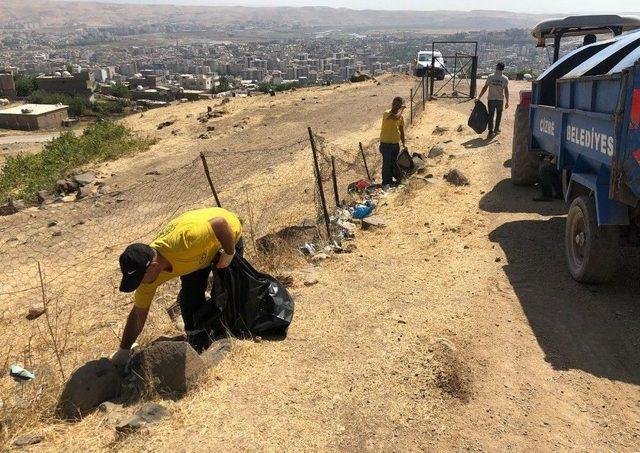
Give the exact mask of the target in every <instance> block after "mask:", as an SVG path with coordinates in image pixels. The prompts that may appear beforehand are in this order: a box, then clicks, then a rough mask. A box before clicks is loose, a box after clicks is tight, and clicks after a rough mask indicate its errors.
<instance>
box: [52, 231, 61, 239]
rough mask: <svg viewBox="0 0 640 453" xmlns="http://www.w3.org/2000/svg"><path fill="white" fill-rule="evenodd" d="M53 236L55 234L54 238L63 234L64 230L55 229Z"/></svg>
mask: <svg viewBox="0 0 640 453" xmlns="http://www.w3.org/2000/svg"><path fill="white" fill-rule="evenodd" d="M51 236H53V237H54V238H56V237H59V236H62V231H54V232H53V233H51Z"/></svg>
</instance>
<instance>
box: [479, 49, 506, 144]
mask: <svg viewBox="0 0 640 453" xmlns="http://www.w3.org/2000/svg"><path fill="white" fill-rule="evenodd" d="M503 71H504V63H502V62H501V63H498V64H496V71H495V72H494V73H493V74H491V75H490V76H489V77H487V80H486V82H485V84H484V86H483V87H482V90H481V91H480V95H478V97H477V98H476V99H475V101H476V102H480V98H481V97H482V96H483V95H484V93H485V92H486V91H487V90H489V94H487V99H488V102H487V107H488V109H489V112H488V113H489V118H488V122H489V134H488V135H487V139H488V140H491V139H492V138H493V137H495V136H496V135H498V134H499V133H500V121H501V120H502V109H503V107H504V108H505V109H508V108H509V79H508V78H507V76H506V75H504V74H503V73H502V72H503ZM494 117H495V123H494Z"/></svg>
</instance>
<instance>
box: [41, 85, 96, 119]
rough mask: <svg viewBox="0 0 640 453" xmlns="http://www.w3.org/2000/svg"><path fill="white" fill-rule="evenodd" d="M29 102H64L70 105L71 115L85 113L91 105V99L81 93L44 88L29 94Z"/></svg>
mask: <svg viewBox="0 0 640 453" xmlns="http://www.w3.org/2000/svg"><path fill="white" fill-rule="evenodd" d="M29 102H31V103H33V104H64V105H68V106H69V115H71V116H81V115H84V114H85V112H86V111H87V108H88V107H89V101H88V100H87V99H86V98H85V97H83V96H80V95H79V94H76V95H73V96H71V95H68V94H62V93H47V92H46V91H43V90H36V91H34V92H32V93H31V95H30V96H29Z"/></svg>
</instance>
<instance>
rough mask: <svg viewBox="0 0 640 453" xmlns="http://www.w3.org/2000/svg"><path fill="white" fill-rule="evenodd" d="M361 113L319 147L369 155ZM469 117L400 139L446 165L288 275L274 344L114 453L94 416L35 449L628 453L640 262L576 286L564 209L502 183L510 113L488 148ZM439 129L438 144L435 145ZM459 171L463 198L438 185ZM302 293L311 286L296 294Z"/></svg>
mask: <svg viewBox="0 0 640 453" xmlns="http://www.w3.org/2000/svg"><path fill="white" fill-rule="evenodd" d="M371 89H372V90H375V89H376V88H374V87H371ZM371 94H372V93H369V92H367V95H368V96H370V95H371ZM373 94H375V93H373ZM349 99H351V101H349ZM353 99H354V97H353V93H352V94H351V95H349V96H345V99H344V105H341V104H340V103H341V102H342V99H340V98H339V97H338V99H337V100H336V102H338V105H337V106H336V107H335V108H331V109H328V111H327V121H329V118H335V119H337V120H338V122H339V123H341V124H340V125H338V124H337V123H333V128H332V129H331V131H328V132H330V134H331V143H332V145H333V146H336V147H338V146H339V147H346V146H347V144H349V143H352V142H353V141H354V140H356V141H357V137H358V136H362V135H363V134H364V135H366V136H367V137H370V138H371V139H372V140H373V139H374V138H375V137H374V135H375V134H374V133H371V132H368V131H370V130H374V131H375V128H376V126H377V122H378V119H377V113H378V112H371V117H370V118H368V117H367V118H366V119H363V121H362V123H360V124H361V126H360V127H359V128H357V129H359V130H355V131H354V128H353V124H354V123H353V121H349V118H348V115H345V114H344V113H343V112H342V110H343V109H345V108H347V107H348V105H349V104H350V103H351V104H352V103H353V102H354V101H353ZM247 102H248V101H247ZM469 109H470V104H469V103H465V104H457V103H455V102H453V101H436V102H433V103H430V104H429V105H428V107H427V111H426V112H425V114H424V115H423V116H422V118H421V120H420V121H419V122H418V124H416V125H415V127H413V128H412V129H411V130H410V133H409V135H410V142H409V143H410V146H411V148H412V149H414V150H422V151H427V150H428V149H429V148H430V147H431V146H432V145H434V144H436V143H438V142H442V143H444V146H445V155H443V156H441V157H439V158H437V159H435V160H431V161H430V162H429V165H430V166H429V168H428V172H430V173H433V175H434V178H433V179H432V181H431V182H427V181H425V180H421V179H415V180H413V181H412V182H411V183H410V184H409V190H408V191H405V192H402V191H401V192H398V193H396V194H392V195H390V196H388V197H387V198H386V199H385V200H384V201H385V202H384V203H383V204H382V206H381V207H380V208H379V214H380V215H381V216H382V217H383V218H384V219H385V220H386V222H387V226H386V227H385V228H382V229H378V230H374V231H368V232H359V233H358V236H357V240H356V241H355V244H356V245H357V250H356V251H355V252H353V253H350V254H344V255H336V256H334V257H332V258H331V259H329V260H327V261H325V262H324V263H322V264H321V265H317V266H314V265H311V264H303V265H301V266H297V267H294V268H292V269H290V274H291V275H292V276H293V278H294V285H293V288H292V292H293V294H294V296H295V299H296V303H297V305H296V315H295V319H294V323H293V325H292V327H291V329H290V331H289V336H288V338H287V339H286V340H285V341H282V342H251V341H237V342H235V347H234V349H233V351H232V353H231V354H230V356H229V357H228V359H226V360H225V361H224V362H223V363H222V364H221V365H220V366H219V367H218V368H216V369H215V370H213V371H212V372H211V374H210V375H209V376H208V377H207V379H206V382H203V384H202V385H201V387H200V388H199V390H198V391H196V392H195V393H193V394H191V395H188V396H187V397H186V398H185V399H183V400H181V401H177V402H165V403H163V404H166V405H167V406H168V407H169V409H170V410H171V411H172V415H171V418H170V419H169V420H167V421H165V422H163V423H161V424H159V425H156V426H153V427H150V428H149V429H148V431H145V433H144V434H141V435H136V436H131V437H129V438H127V439H125V440H123V441H119V442H115V443H114V441H113V439H114V435H113V430H112V427H110V426H109V425H108V423H106V422H105V421H104V419H103V416H102V415H100V414H94V415H91V416H89V417H88V418H87V419H85V420H84V421H83V422H82V423H79V424H76V425H70V426H60V425H58V426H57V427H56V426H54V427H52V428H50V429H49V430H48V431H47V433H48V434H47V442H46V443H44V444H42V447H43V448H44V449H51V450H61V449H64V448H72V449H86V450H101V449H107V448H117V449H119V450H122V451H139V450H141V449H143V448H144V449H145V450H149V451H176V450H177V451H209V450H211V449H212V448H222V449H224V450H229V451H239V450H252V451H263V450H267V451H283V450H286V451H318V450H321V451H326V450H341V451H364V450H375V451H419V450H432V451H449V450H454V451H458V450H472V451H505V450H509V451H532V450H536V451H557V450H578V451H587V450H588V451H637V450H638V448H639V446H640V392H639V390H640V387H639V386H640V305H639V304H638V302H637V294H638V290H639V289H640V288H639V283H638V282H640V279H638V275H637V274H638V270H637V266H636V265H635V264H636V263H637V257H635V256H633V254H631V253H630V254H629V255H630V256H629V257H627V260H626V261H625V262H626V265H625V266H624V267H623V269H622V270H621V272H620V274H619V277H618V280H617V281H616V282H615V283H613V284H612V285H610V286H602V287H589V286H583V285H580V284H577V283H575V282H574V281H573V280H571V278H570V277H569V274H568V272H567V271H566V268H565V265H564V260H563V249H562V240H563V228H564V215H565V213H566V207H565V206H564V205H563V204H562V203H561V202H553V203H548V204H539V203H534V202H533V201H531V198H532V197H533V196H534V195H535V192H534V191H533V190H532V189H526V188H515V187H513V186H511V184H510V183H509V181H508V175H509V168H508V165H509V157H510V143H511V136H510V135H511V133H510V131H511V128H512V120H513V118H512V114H513V110H510V111H508V112H507V114H506V118H505V124H504V125H503V128H502V130H503V131H504V133H503V134H502V135H500V136H498V138H496V139H494V140H492V141H491V142H487V141H485V140H483V139H480V138H478V136H477V135H474V134H473V133H472V132H471V131H470V130H469V129H468V128H466V127H464V128H463V130H462V132H458V131H457V126H458V125H459V124H465V123H466V112H467V111H468V110H469ZM158 112H160V111H158ZM332 112H335V113H332ZM158 115H160V113H158ZM287 115H290V116H287ZM295 117H296V112H295V110H294V109H293V107H292V111H291V112H290V113H282V116H280V118H282V121H281V122H282V123H283V124H284V125H285V126H286V125H289V124H290V121H293V119H294V118H295ZM286 118H290V119H286ZM155 121H156V118H154V119H153V122H152V123H151V126H148V127H149V128H150V129H151V128H153V127H154V124H155ZM253 121H255V122H256V123H255V124H253V126H251V127H247V131H246V136H243V135H240V136H238V139H236V140H235V141H234V142H233V143H235V144H236V145H235V146H237V147H246V148H243V149H247V150H256V149H257V147H258V142H256V141H255V140H257V138H256V137H258V136H260V135H261V134H262V135H265V134H269V136H271V135H272V133H271V132H270V131H269V132H266V131H264V132H261V131H262V129H261V128H260V126H259V125H260V124H261V123H260V120H253ZM366 121H370V122H369V123H368V124H367V122H366ZM436 125H439V126H443V127H447V128H449V130H448V131H446V132H445V133H444V134H442V135H436V134H434V133H433V131H434V128H435V126H436ZM285 126H283V127H285ZM139 127H142V126H139ZM274 127H277V126H274ZM236 129H237V128H236ZM367 134H368V135H367ZM240 137H246V140H240ZM285 137H289V136H285ZM221 140H222V139H221ZM229 140H231V138H229ZM294 140H297V136H295V137H294V136H290V138H287V139H286V142H287V143H289V141H291V142H293V141H294ZM278 141H279V142H284V140H278V137H277V136H275V134H274V142H278ZM221 143H222V142H221ZM211 146H213V144H212V145H211ZM218 146H221V145H218ZM299 146H300V147H301V148H303V147H304V146H305V144H303V143H300V144H299ZM152 152H155V151H152ZM157 152H160V151H159V150H158V151H157ZM175 152H176V153H177V154H180V153H181V152H182V151H181V150H180V149H176V150H175ZM256 152H257V151H256ZM231 159H233V157H231ZM267 160H268V159H267V158H266V157H265V161H262V160H258V162H266V161H267ZM162 162H164V163H162ZM162 162H159V161H158V160H155V161H154V156H153V155H150V156H143V157H142V158H140V159H139V160H138V161H137V162H135V163H132V162H131V161H129V162H128V163H127V165H137V166H139V167H136V168H135V169H133V170H131V171H132V172H134V171H136V172H139V171H141V170H140V168H152V167H153V166H154V165H168V164H167V163H166V162H165V161H162ZM232 162H233V161H232ZM308 164H309V161H308V156H307V157H304V158H303V157H302V156H301V155H299V154H295V155H292V156H291V158H290V159H289V160H287V159H281V160H279V161H277V162H274V161H271V164H269V165H270V166H271V169H270V171H267V172H259V173H257V174H255V175H254V176H252V184H255V185H258V186H261V185H263V186H261V187H263V188H264V194H261V195H256V196H257V197H263V198H259V199H261V200H269V197H270V196H271V194H272V192H271V191H272V190H273V189H272V188H271V186H270V185H269V184H268V182H269V181H270V180H275V181H276V185H277V184H280V185H284V184H285V182H291V181H297V179H296V177H297V175H298V174H299V173H300V171H301V170H300V169H302V168H305V166H308ZM117 165H125V164H117ZM231 167H232V166H231ZM231 167H228V168H230V170H229V172H230V174H229V175H225V176H223V178H224V179H225V180H227V178H228V179H229V180H232V179H233V175H234V174H235V173H233V172H234V171H237V170H233V169H232V168H231ZM451 168H457V169H459V170H460V171H462V172H463V173H464V174H465V175H466V176H467V177H468V178H469V180H470V181H471V185H470V186H462V187H455V186H452V185H450V184H448V183H447V182H445V181H444V180H443V179H442V176H443V175H444V174H445V173H446V172H447V171H448V170H449V169H451ZM234 187H239V186H238V185H237V186H233V185H231V186H229V188H227V195H229V196H230V195H231V193H232V192H233V188H234ZM288 187H291V186H288ZM289 190H290V192H291V193H292V194H293V193H294V192H295V190H291V189H289ZM223 195H224V194H223ZM294 198H295V197H294ZM311 278H315V279H318V281H319V283H318V284H316V285H313V286H305V285H304V284H303V282H304V281H305V280H308V279H311ZM121 311H122V312H124V311H123V310H121ZM152 316H160V315H158V314H157V313H156V314H155V315H154V313H152ZM156 327H157V325H156ZM98 349H100V348H98ZM102 349H107V347H106V346H102ZM105 352H106V350H105Z"/></svg>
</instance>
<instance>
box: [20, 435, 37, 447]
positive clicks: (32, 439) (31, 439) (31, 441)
mask: <svg viewBox="0 0 640 453" xmlns="http://www.w3.org/2000/svg"><path fill="white" fill-rule="evenodd" d="M43 440H44V436H41V435H39V434H36V435H30V436H19V437H16V438H15V439H13V445H14V446H16V447H26V446H28V445H35V444H39V443H40V442H42V441H43Z"/></svg>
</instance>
